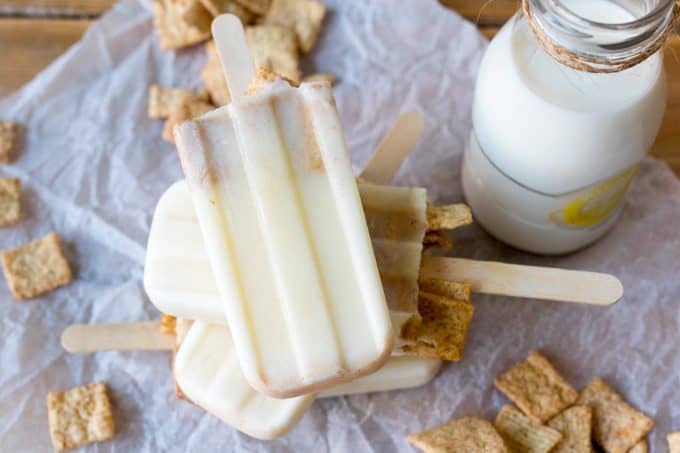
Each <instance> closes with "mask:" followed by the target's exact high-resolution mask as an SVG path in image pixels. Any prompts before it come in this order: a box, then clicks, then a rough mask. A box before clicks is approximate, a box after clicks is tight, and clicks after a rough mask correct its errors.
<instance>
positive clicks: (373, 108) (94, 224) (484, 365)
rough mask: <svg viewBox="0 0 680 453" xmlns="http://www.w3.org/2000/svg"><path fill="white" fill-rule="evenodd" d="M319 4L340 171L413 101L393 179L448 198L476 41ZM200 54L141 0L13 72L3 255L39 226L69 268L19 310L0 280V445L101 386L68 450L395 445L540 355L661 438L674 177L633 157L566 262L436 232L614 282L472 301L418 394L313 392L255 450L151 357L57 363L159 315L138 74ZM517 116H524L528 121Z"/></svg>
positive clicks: (174, 71) (358, 159) (364, 5)
mask: <svg viewBox="0 0 680 453" xmlns="http://www.w3.org/2000/svg"><path fill="white" fill-rule="evenodd" d="M327 4H328V5H329V7H330V11H331V12H330V15H329V17H328V19H327V22H326V25H325V27H324V31H323V33H322V37H321V40H320V42H319V44H318V46H317V49H316V51H315V52H313V54H312V55H310V56H309V57H307V59H306V61H305V64H306V65H307V66H308V71H307V72H308V73H309V72H310V70H311V69H316V70H319V71H327V72H331V73H334V74H336V75H338V76H339V77H340V80H341V83H340V84H339V85H338V86H337V87H336V89H335V94H336V98H337V102H338V107H339V110H340V114H341V116H342V120H343V123H344V125H345V127H346V129H345V131H346V136H347V140H348V143H349V146H350V149H351V151H352V157H353V162H354V165H355V167H356V169H357V170H358V169H360V168H361V167H362V165H363V163H364V162H365V161H366V159H367V158H368V156H369V154H370V153H371V150H372V149H373V148H374V146H375V145H376V144H377V143H378V141H379V139H380V137H381V135H382V134H383V133H384V132H385V131H386V130H387V129H388V127H389V126H390V125H391V122H392V121H393V120H394V119H395V118H396V117H397V115H398V114H399V113H401V112H403V111H406V110H411V109H416V110H418V111H420V112H422V113H423V114H424V115H425V117H426V121H427V130H426V132H425V135H424V139H423V140H422V142H421V143H420V144H419V146H418V147H417V149H416V150H415V151H414V153H413V154H412V156H411V157H410V159H409V161H408V162H407V164H406V165H405V167H404V168H403V169H402V171H401V173H400V174H399V176H398V178H397V182H398V183H399V184H410V185H419V186H425V187H427V188H428V189H429V191H430V194H431V196H432V197H433V198H434V199H435V200H436V201H440V202H456V201H460V200H461V189H460V182H459V170H460V155H461V152H462V150H463V148H464V143H465V141H466V139H467V136H468V133H469V128H470V101H471V96H472V91H473V86H474V78H475V73H476V70H477V66H478V63H479V60H480V57H481V55H482V53H483V51H484V48H485V46H486V44H485V41H484V39H483V38H482V37H481V35H480V34H479V33H478V32H477V30H476V29H475V27H474V25H472V24H470V23H466V22H465V21H463V20H462V19H460V18H459V17H458V16H456V15H455V14H454V13H453V12H451V11H449V10H446V9H445V8H443V7H441V6H440V5H439V4H438V3H437V2H435V1H432V0H402V1H400V2H393V1H390V0H374V1H371V2H364V1H362V0H351V1H350V0H333V1H331V0H327ZM204 58H205V57H204V54H203V51H202V49H200V47H197V48H194V49H190V50H184V51H180V52H176V53H173V52H162V51H161V50H160V49H159V48H158V43H157V39H156V36H155V33H154V31H153V28H152V25H151V19H150V2H148V1H143V0H124V1H122V2H120V3H119V4H118V5H116V7H115V8H114V9H113V10H112V11H111V12H109V13H108V14H106V15H104V16H103V17H102V18H101V19H100V20H98V21H97V22H95V23H94V24H93V25H92V27H90V29H89V30H88V32H87V33H86V35H85V36H84V37H83V39H82V40H81V41H80V42H79V43H78V44H76V45H75V46H74V47H73V48H71V49H70V50H69V51H68V52H67V53H66V54H65V55H63V56H62V57H61V58H59V59H58V60H57V61H56V62H54V63H53V64H52V65H51V66H50V67H49V68H48V69H46V70H45V71H44V72H42V73H41V74H40V75H39V76H38V77H37V78H35V79H34V80H33V81H32V82H30V83H29V84H27V85H26V86H25V87H24V88H22V89H21V90H20V91H19V92H17V93H16V94H14V95H13V96H11V97H9V98H7V99H5V100H3V101H2V102H0V117H2V118H10V119H14V120H17V121H19V122H21V123H22V124H23V125H24V126H25V130H24V133H23V138H22V142H23V143H22V145H21V148H22V150H21V152H20V155H19V157H18V159H17V160H16V162H15V163H13V164H12V165H8V166H2V167H0V175H2V176H16V177H19V178H21V180H22V184H23V186H24V190H25V193H24V195H23V202H24V206H25V217H24V220H23V221H22V222H21V223H20V224H18V225H17V226H14V227H11V228H7V229H3V230H2V231H0V242H1V243H0V246H1V247H2V248H8V247H14V246H17V245H19V244H22V243H24V242H26V241H28V240H31V239H34V238H37V237H40V236H42V235H43V234H45V233H47V232H48V231H50V230H56V231H58V232H59V233H60V234H61V235H62V237H63V239H64V242H65V246H66V254H67V256H68V258H69V260H70V261H71V263H72V264H73V266H74V270H75V272H76V275H77V279H76V280H75V281H74V282H73V283H72V284H71V285H69V286H68V287H66V288H64V289H61V290H58V291H56V292H53V293H51V294H49V295H46V296H45V297H42V298H39V299H37V300H32V301H29V302H17V301H15V300H13V298H12V297H11V295H10V293H9V291H8V289H7V285H6V283H5V282H4V280H2V281H1V282H0V296H1V301H0V336H1V337H2V340H1V342H0V451H3V452H38V451H41V452H42V451H49V450H50V449H51V447H50V440H49V434H48V428H47V410H46V405H45V396H46V394H47V392H48V391H49V390H55V389H64V388H70V387H73V386H76V385H80V384H84V383H88V382H92V381H96V380H105V381H106V382H107V383H108V384H109V386H110V389H111V397H112V402H113V405H114V410H115V421H116V424H117V429H118V433H117V435H116V437H115V438H114V440H113V441H110V442H106V443H103V444H99V445H94V446H90V447H88V448H87V449H85V450H84V451H97V452H99V451H101V452H103V451H106V452H109V451H111V452H114V451H116V452H131V451H134V452H157V451H177V452H189V451H201V452H203V451H218V450H219V451H225V450H245V451H264V450H269V449H271V450H274V451H291V452H299V451H315V452H320V451H331V450H332V451H352V452H354V453H359V452H370V451H375V452H384V451H410V448H411V447H410V446H409V445H408V444H407V443H406V441H405V436H406V435H407V434H408V433H411V432H414V431H419V430H421V429H423V428H427V427H431V426H433V425H436V424H439V423H443V422H446V421H448V420H450V419H451V418H453V417H461V416H466V415H480V416H484V417H487V418H492V417H493V416H494V415H495V413H496V412H497V410H498V409H499V407H500V406H501V405H502V404H503V402H504V401H505V399H504V397H503V396H501V395H500V393H498V392H497V391H495V390H494V389H493V386H492V380H493V377H494V376H496V375H497V374H499V373H500V372H502V371H504V370H506V369H507V368H508V367H510V366H511V365H512V364H514V363H515V362H517V361H519V360H521V359H523V358H524V357H525V356H526V355H527V354H528V353H529V352H530V351H531V350H533V349H535V348H540V349H541V350H542V351H544V353H545V354H546V355H548V357H549V358H550V359H552V361H553V362H554V363H555V365H556V367H557V368H558V369H559V371H561V372H562V373H563V375H564V376H565V377H566V378H567V379H568V380H569V381H570V382H571V383H572V384H573V385H575V386H576V387H577V388H581V387H582V386H584V385H585V384H586V382H587V381H588V380H589V378H591V377H594V376H603V377H605V378H606V380H607V381H608V382H609V383H610V384H611V385H613V386H614V387H615V388H616V389H618V390H619V391H620V392H621V393H622V394H623V395H625V396H626V397H627V398H628V399H629V400H630V402H631V403H632V404H634V405H635V406H636V407H638V408H640V409H641V410H643V411H644V412H646V413H647V414H649V415H650V416H652V417H653V418H654V419H655V420H656V427H655V428H654V431H653V432H652V435H651V437H650V440H651V441H652V444H653V446H654V448H655V451H657V452H658V451H664V448H665V447H663V438H664V436H665V435H666V434H667V433H668V432H670V431H671V430H680V333H679V332H680V310H679V307H680V306H679V305H678V304H679V302H680V278H679V276H680V259H679V258H680V232H679V231H678V227H679V226H680V183H679V182H678V180H677V179H676V178H675V176H674V175H673V174H672V173H671V171H670V170H669V169H668V167H667V166H666V165H665V164H663V163H661V162H659V161H656V160H653V159H647V160H645V161H644V163H643V165H642V167H641V171H640V174H639V176H638V177H637V179H636V182H635V184H634V187H633V190H632V194H631V197H630V198H629V200H628V203H627V205H626V208H625V210H624V212H623V215H622V217H621V220H620V222H619V224H618V226H617V227H616V228H615V229H614V230H613V231H612V232H611V234H609V235H608V236H607V237H605V238H604V239H603V240H601V241H600V242H599V243H597V244H596V245H594V246H592V247H590V248H587V249H585V250H583V251H581V252H578V253H575V254H573V255H570V256H566V257H560V258H539V257H536V256H531V255H527V254H523V253H519V252H517V251H515V250H513V249H511V248H509V247H506V246H503V245H501V244H499V243H498V242H496V241H495V240H493V239H491V238H490V237H489V236H488V235H486V234H485V233H484V232H483V231H481V229H479V228H478V227H469V228H466V229H463V230H461V231H458V232H456V234H455V236H454V239H455V242H456V249H455V253H456V254H457V255H459V256H466V257H474V258H478V259H498V260H503V261H508V262H515V263H532V264H544V265H558V266H563V267H567V268H574V269H591V270H597V271H605V272H611V273H613V274H616V275H617V276H618V277H619V278H620V279H621V280H622V281H623V284H624V286H625V289H626V295H625V297H624V299H623V300H622V301H620V302H619V303H618V304H617V305H615V306H612V307H608V308H598V307H587V306H577V305H569V304H560V303H546V302H537V301H528V300H513V299H510V298H500V297H486V296H480V295H476V296H475V297H474V304H475V307H476V313H475V316H474V318H473V321H472V326H471V331H470V338H469V342H468V345H467V349H466V351H465V356H464V359H463V360H462V361H461V362H459V363H453V364H449V365H447V366H445V367H444V369H443V371H442V372H441V374H440V375H439V376H438V377H437V378H436V379H435V380H434V381H433V382H432V383H430V384H429V385H426V386H424V387H421V388H417V389H412V390H404V391H394V392H388V393H379V394H373V395H357V396H351V397H345V398H332V399H327V400H323V401H317V402H316V403H315V404H314V405H313V406H312V408H311V409H310V411H309V412H308V413H307V414H306V415H305V416H304V418H303V419H302V421H301V422H300V424H299V425H298V426H297V427H296V428H295V429H294V430H293V431H292V432H291V433H289V434H288V435H287V436H286V437H284V438H283V439H280V440H278V441H275V442H269V443H267V442H260V441H257V440H254V439H251V438H249V437H247V436H245V435H242V434H240V433H238V432H237V431H235V430H233V429H231V428H229V427H228V426H226V425H224V424H222V423H221V422H219V421H218V420H217V419H216V418H214V417H212V416H211V415H209V414H207V413H205V412H203V411H201V410H199V409H198V408H196V407H194V406H192V405H190V404H187V403H186V402H183V401H178V400H177V399H176V397H175V395H174V393H173V390H172V383H171V379H170V368H169V360H170V359H169V354H168V353H164V352H132V353H130V352H127V353H118V352H107V353H99V354H89V355H71V354H68V353H66V352H65V351H63V350H62V349H61V347H60V345H59V335H60V333H61V331H62V330H63V329H64V328H65V327H66V326H68V325H69V324H72V323H102V322H128V321H140V320H145V319H154V318H157V317H158V316H159V313H158V312H157V311H156V309H155V308H154V307H153V306H152V305H151V304H150V303H149V302H148V300H147V298H146V296H145V294H144V290H143V288H142V270H143V263H144V251H145V245H146V237H147V232H148V229H149V224H150V221H151V216H152V212H153V208H154V206H155V203H156V201H157V200H158V198H159V196H160V195H161V193H162V192H163V191H164V190H165V189H166V188H167V187H168V186H169V185H170V184H171V183H172V182H174V181H175V180H177V179H179V178H180V177H181V169H180V165H179V161H178V158H177V155H176V153H175V151H174V148H173V147H172V146H171V145H169V144H166V143H165V142H163V141H162V140H161V128H162V126H163V125H162V122H160V121H154V120H150V119H148V118H147V114H146V106H147V89H148V86H149V84H151V83H153V82H157V83H160V84H163V85H169V86H188V87H197V86H199V85H200V78H199V71H200V68H201V66H202V64H203V62H204ZM529 120H530V119H529Z"/></svg>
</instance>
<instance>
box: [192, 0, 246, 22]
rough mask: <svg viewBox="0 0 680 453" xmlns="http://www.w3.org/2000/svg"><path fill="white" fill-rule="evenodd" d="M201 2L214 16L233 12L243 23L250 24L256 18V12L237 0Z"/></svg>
mask: <svg viewBox="0 0 680 453" xmlns="http://www.w3.org/2000/svg"><path fill="white" fill-rule="evenodd" d="M200 2H201V3H202V4H203V7H204V8H205V9H207V10H208V11H210V14H212V15H213V16H219V15H220V14H233V15H234V16H236V17H238V18H239V19H240V20H241V23H242V24H243V25H248V24H250V23H251V22H253V20H254V19H255V14H253V12H252V11H250V10H249V9H247V8H246V7H244V6H243V5H241V4H240V3H238V2H237V1H236V0H200Z"/></svg>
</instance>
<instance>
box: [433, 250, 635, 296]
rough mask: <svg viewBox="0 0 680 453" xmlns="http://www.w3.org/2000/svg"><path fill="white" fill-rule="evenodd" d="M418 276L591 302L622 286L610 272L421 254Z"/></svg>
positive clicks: (506, 293) (495, 290) (517, 293)
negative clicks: (603, 272) (421, 259)
mask: <svg viewBox="0 0 680 453" xmlns="http://www.w3.org/2000/svg"><path fill="white" fill-rule="evenodd" d="M420 275H421V276H422V277H430V278H439V279H443V280H454V281H461V282H466V283H470V284H471V285H472V290H473V291H475V292H479V293H485V294H494V295H499V296H512V297H525V298H531V299H543V300H554V301H561V302H573V303H581V304H592V305H611V304H613V303H615V302H617V301H618V300H619V299H621V297H623V285H622V284H621V282H620V281H619V279H617V278H616V277H614V276H613V275H609V274H602V273H598V272H587V271H573V270H566V269H558V268H554V267H538V266H522V265H517V264H506V263H499V262H494V261H475V260H469V259H463V258H447V257H435V256H423V261H422V264H421V268H420Z"/></svg>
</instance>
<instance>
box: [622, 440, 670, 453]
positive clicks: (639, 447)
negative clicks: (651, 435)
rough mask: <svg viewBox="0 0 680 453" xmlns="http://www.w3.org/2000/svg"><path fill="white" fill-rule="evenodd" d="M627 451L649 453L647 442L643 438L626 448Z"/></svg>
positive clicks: (630, 452) (629, 452)
mask: <svg viewBox="0 0 680 453" xmlns="http://www.w3.org/2000/svg"><path fill="white" fill-rule="evenodd" d="M628 453H649V444H648V443H647V441H646V440H645V439H642V440H641V441H640V442H638V443H636V444H635V445H633V448H631V449H630V450H628ZM671 453H673V452H671Z"/></svg>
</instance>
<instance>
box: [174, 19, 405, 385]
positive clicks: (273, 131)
mask: <svg viewBox="0 0 680 453" xmlns="http://www.w3.org/2000/svg"><path fill="white" fill-rule="evenodd" d="M241 33H242V30H241ZM216 38H217V39H219V36H216ZM218 46H219V42H218ZM251 64H252V63H251ZM175 136H176V142H177V146H178V150H179V154H180V158H181V161H182V167H183V169H184V174H185V177H186V180H187V184H188V186H189V189H190V191H191V193H192V200H193V205H194V209H195V211H196V215H197V218H198V221H199V224H200V227H201V231H202V236H203V239H204V242H205V247H206V249H207V252H208V257H209V260H210V265H211V268H212V270H213V274H214V277H215V280H216V283H217V289H218V292H219V294H220V299H221V301H222V303H223V305H224V310H225V312H226V317H227V321H228V323H229V327H230V330H231V333H232V337H233V341H234V347H235V350H236V353H237V356H238V359H239V363H240V365H241V369H242V371H243V374H244V376H245V377H246V379H247V380H248V382H249V383H250V384H251V385H252V386H253V387H254V388H256V389H257V390H260V391H262V392H263V393H265V394H268V395H271V396H277V397H291V396H296V395H301V394H304V393H308V392H310V391H318V390H322V389H324V388H328V387H330V386H333V385H337V384H339V383H342V382H346V381H348V380H351V379H353V378H356V377H357V376H360V375H363V374H368V373H370V372H372V371H375V370H376V369H377V368H379V367H380V366H381V365H382V364H383V363H384V362H385V361H386V360H387V358H388V357H389V354H390V352H391V349H392V342H393V334H392V327H391V323H390V319H389V314H388V310H387V306H386V304H385V295H384V292H383V288H382V285H381V282H380V276H379V273H378V268H377V264H376V260H375V256H374V254H373V249H372V247H371V241H370V237H369V234H368V229H367V226H366V219H365V217H364V213H363V210H362V207H361V200H360V198H359V191H358V189H357V185H356V181H355V178H354V175H353V173H352V168H351V165H350V161H349V155H348V152H347V149H346V146H345V142H344V137H343V134H342V127H341V125H340V122H339V119H338V116H337V112H336V110H335V105H334V101H333V96H332V94H331V90H330V86H329V85H328V84H327V83H322V82H321V83H319V82H316V83H303V84H302V85H301V86H300V87H299V88H295V87H292V86H290V85H289V84H288V83H287V82H285V81H283V80H280V79H278V80H274V81H272V82H270V83H266V84H264V86H263V87H262V88H261V89H260V90H259V91H258V92H256V93H255V94H252V95H250V96H245V97H241V98H237V99H235V100H234V101H233V102H232V103H231V104H229V105H227V106H225V107H222V108H220V109H218V110H216V111H214V112H210V113H208V114H206V115H204V116H202V117H200V118H198V119H197V120H194V121H189V122H186V123H183V124H181V125H179V126H178V127H177V128H176V129H175Z"/></svg>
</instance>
